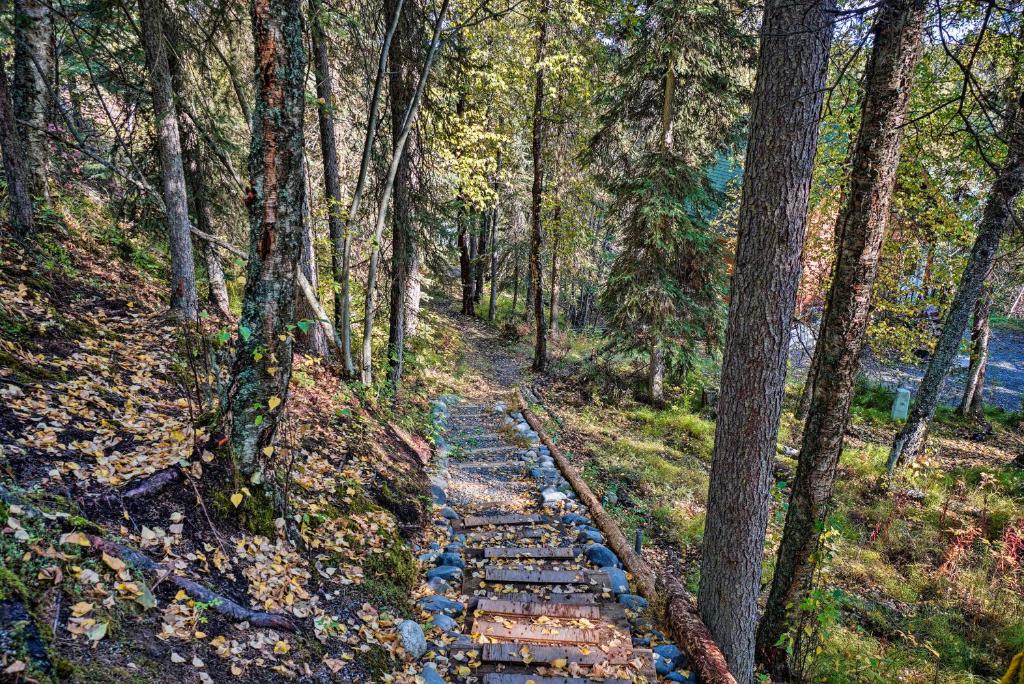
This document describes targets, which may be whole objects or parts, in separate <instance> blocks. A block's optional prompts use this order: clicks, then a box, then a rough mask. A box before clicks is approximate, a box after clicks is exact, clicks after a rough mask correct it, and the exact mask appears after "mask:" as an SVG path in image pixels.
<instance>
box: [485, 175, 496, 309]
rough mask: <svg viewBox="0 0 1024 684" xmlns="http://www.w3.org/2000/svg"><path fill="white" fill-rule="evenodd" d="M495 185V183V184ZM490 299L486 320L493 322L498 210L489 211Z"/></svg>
mask: <svg viewBox="0 0 1024 684" xmlns="http://www.w3.org/2000/svg"><path fill="white" fill-rule="evenodd" d="M495 185H497V183H495ZM490 242H491V297H490V301H489V302H488V304H487V320H488V321H490V322H491V323H493V322H494V317H495V316H496V315H497V313H498V208H497V207H495V208H494V209H492V210H491V240H490Z"/></svg>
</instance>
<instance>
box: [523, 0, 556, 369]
mask: <svg viewBox="0 0 1024 684" xmlns="http://www.w3.org/2000/svg"><path fill="white" fill-rule="evenodd" d="M540 2H541V6H540V11H539V14H538V17H537V48H536V54H535V55H534V60H533V64H534V86H533V89H534V90H533V141H532V146H531V152H532V155H533V188H532V190H531V194H530V285H531V289H532V293H531V294H532V296H533V302H532V305H533V314H534V317H535V320H536V323H537V337H536V343H535V345H534V350H533V370H535V371H538V372H543V371H544V369H545V367H546V366H547V362H548V348H547V344H548V339H547V338H548V335H547V326H546V321H545V318H544V283H543V277H542V273H541V249H542V248H543V247H544V226H543V223H542V217H541V211H542V209H543V200H544V75H545V73H546V72H547V64H546V63H545V59H546V55H545V52H546V50H547V39H548V14H549V13H550V11H551V0H540ZM530 304H531V302H529V301H528V302H527V305H526V306H527V309H529V308H530ZM528 315H529V314H528Z"/></svg>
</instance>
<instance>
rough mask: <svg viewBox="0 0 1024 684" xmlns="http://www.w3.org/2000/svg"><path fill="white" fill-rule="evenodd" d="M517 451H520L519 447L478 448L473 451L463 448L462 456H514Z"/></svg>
mask: <svg viewBox="0 0 1024 684" xmlns="http://www.w3.org/2000/svg"><path fill="white" fill-rule="evenodd" d="M517 451H520V449H519V447H514V446H509V445H502V446H490V447H476V448H473V449H467V448H463V449H462V454H463V455H464V456H496V455H500V454H512V453H515V452H517ZM460 465H461V464H460Z"/></svg>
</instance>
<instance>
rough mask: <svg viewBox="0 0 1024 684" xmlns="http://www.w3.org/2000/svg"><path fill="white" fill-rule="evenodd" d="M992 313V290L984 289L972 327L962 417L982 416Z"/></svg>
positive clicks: (961, 409) (960, 408)
mask: <svg viewBox="0 0 1024 684" xmlns="http://www.w3.org/2000/svg"><path fill="white" fill-rule="evenodd" d="M991 311H992V288H991V287H985V288H983V289H982V292H981V296H979V297H978V303H977V304H975V305H974V324H973V325H972V326H971V365H970V367H969V368H968V369H967V380H966V382H965V383H964V396H963V398H962V399H961V400H960V406H959V407H958V408H957V413H959V414H960V415H961V416H978V417H980V416H982V415H983V408H984V402H983V399H982V395H983V390H984V388H985V370H986V367H987V366H988V343H989V338H990V337H991V336H992V328H991V326H990V325H989V314H990V313H991Z"/></svg>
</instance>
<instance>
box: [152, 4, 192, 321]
mask: <svg viewBox="0 0 1024 684" xmlns="http://www.w3.org/2000/svg"><path fill="white" fill-rule="evenodd" d="M162 14H163V8H162V5H161V3H160V0H139V17H140V19H141V20H142V34H141V37H142V46H143V48H144V49H145V52H146V66H147V69H148V70H149V82H150V89H151V91H152V96H153V118H154V127H155V128H156V137H157V148H158V149H159V151H160V180H161V187H162V194H163V199H164V206H165V207H166V210H167V237H168V244H169V247H170V253H171V311H172V312H174V313H175V314H176V315H177V316H179V317H180V318H182V319H185V320H190V321H194V320H196V319H197V317H198V315H199V298H198V295H197V293H196V273H195V264H194V262H193V254H192V234H191V224H190V223H189V220H188V197H187V196H186V193H185V170H184V164H183V162H182V156H181V136H180V134H179V131H178V116H177V112H176V111H175V105H174V89H173V86H172V83H171V72H170V66H169V64H168V61H167V45H166V41H165V38H164V27H163V16H162Z"/></svg>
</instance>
